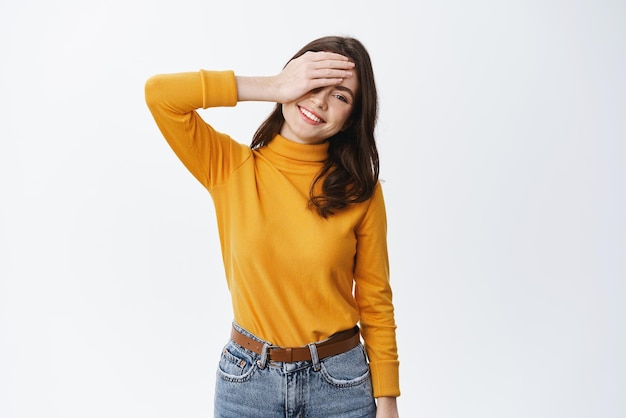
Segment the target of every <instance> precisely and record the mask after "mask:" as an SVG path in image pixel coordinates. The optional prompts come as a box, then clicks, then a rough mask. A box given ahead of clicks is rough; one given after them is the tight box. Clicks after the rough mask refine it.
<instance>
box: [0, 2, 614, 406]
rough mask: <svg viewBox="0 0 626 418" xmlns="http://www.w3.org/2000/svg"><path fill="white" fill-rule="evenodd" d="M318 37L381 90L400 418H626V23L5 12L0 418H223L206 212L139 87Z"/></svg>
mask: <svg viewBox="0 0 626 418" xmlns="http://www.w3.org/2000/svg"><path fill="white" fill-rule="evenodd" d="M329 34H345V35H351V36H355V37H357V38H359V39H360V40H362V41H363V43H364V44H365V45H366V47H367V48H368V50H369V51H370V53H371V56H372V60H373V63H374V68H375V72H376V77H377V82H378V87H379V91H380V102H381V112H380V121H379V127H378V141H379V148H380V153H381V161H382V165H381V177H382V178H383V179H384V180H385V183H384V192H385V196H386V200H387V206H388V215H389V242H390V251H391V253H390V257H391V263H392V280H393V282H392V284H393V287H394V291H395V303H396V314H397V322H398V326H399V328H398V342H399V349H400V356H401V357H400V359H401V386H402V391H403V395H402V396H401V397H400V398H399V404H400V412H401V415H402V416H404V417H438V418H439V417H440V418H444V417H445V418H448V417H449V418H461V417H462V418H465V417H480V418H485V417H494V418H495V417H498V418H501V417H506V418H516V417H524V418H526V417H533V418H534V417H537V418H539V417H541V418H554V417H568V418H579V417H580V418H583V417H585V418H587V417H590V418H591V417H593V418H618V417H624V416H626V396H624V394H625V393H626V362H625V358H626V356H625V355H624V353H626V336H625V332H624V331H625V327H626V321H625V319H626V310H625V308H624V298H625V297H626V289H625V282H626V263H625V261H624V260H625V258H626V223H625V216H624V213H625V212H626V198H625V192H626V168H625V167H626V149H625V147H626V145H625V144H626V81H625V76H624V75H625V74H626V58H625V57H626V4H625V3H624V2H623V1H618V0H615V1H608V0H602V1H601V0H593V1H592V0H589V1H575V0H570V1H566V0H561V1H559V0H543V1H540V0H536V1H532V0H529V1H521V0H509V1H495V0H494V1H487V0H481V1H465V0H456V1H454V0H439V1H417V2H409V1H406V2H401V1H393V0H385V1H336V0H330V1H326V0H323V1H314V2H293V1H292V2H289V1H278V0H270V1H249V2H241V1H220V2H217V1H207V0H177V1H168V2H165V1H156V0H152V1H148V0H142V1H141V0H140V1H133V0H124V1H122V0H109V1H98V2H95V1H78V0H76V1H69V0H66V1H63V0H59V1H43V0H40V1H36V0H31V1H28V0H26V1H19V2H17V1H8V0H2V3H1V6H0V59H1V63H2V64H1V66H0V106H1V107H0V135H1V137H0V417H2V418H22V417H46V418H48V417H50V418H56V417H63V418H68V417H80V418H83V417H90V418H92V417H93V418H95V417H133V418H136V417H151V418H157V417H168V418H169V417H210V416H211V414H212V412H211V411H212V397H213V384H214V383H213V380H214V373H215V367H216V365H217V359H218V357H219V353H220V349H221V347H222V345H223V344H224V343H225V342H226V339H227V335H228V330H229V325H230V321H231V318H232V315H231V310H230V304H229V295H228V292H227V289H226V287H225V282H224V278H223V268H222V265H221V258H220V254H219V248H218V237H217V234H216V228H215V219H214V212H213V208H212V203H211V199H210V196H209V195H208V193H207V192H206V191H205V190H204V189H203V188H202V187H201V186H200V185H199V183H197V182H196V181H195V180H194V179H193V177H192V176H191V175H190V174H189V173H188V172H186V171H185V169H184V167H183V166H182V165H181V164H180V163H179V162H178V160H177V159H176V157H175V156H174V154H173V153H172V152H171V150H170V149H169V148H168V147H167V145H166V143H165V141H164V140H163V138H162V137H161V135H160V133H159V132H158V130H157V128H156V126H155V124H154V122H153V121H152V119H151V116H150V114H149V113H148V110H147V108H146V106H145V103H144V98H143V86H144V82H145V80H146V79H147V78H148V77H149V76H150V75H152V74H156V73H164V72H178V71H195V70H198V69H200V68H207V69H234V70H235V71H236V72H237V73H239V74H241V75H269V74H274V73H275V72H278V71H279V70H280V68H281V67H282V66H283V64H284V63H285V62H286V60H287V59H288V58H289V57H291V55H293V53H295V52H296V51H297V50H298V49H299V48H300V47H301V46H302V45H304V44H305V43H307V42H308V41H310V40H312V39H314V38H317V37H319V36H323V35H329ZM270 108H271V105H268V104H254V103H244V104H241V105H240V106H239V107H237V108H235V109H216V110H211V111H207V112H206V113H203V116H205V117H206V118H207V119H209V120H211V121H212V123H213V124H214V126H216V128H218V129H220V130H222V131H225V132H228V133H230V134H231V135H232V136H233V137H235V138H237V139H239V140H240V141H241V142H245V143H248V142H249V140H250V137H251V135H252V133H253V131H254V130H255V129H256V127H257V126H258V124H259V123H260V122H261V121H262V120H263V119H264V118H265V116H266V114H267V113H268V112H269V110H270Z"/></svg>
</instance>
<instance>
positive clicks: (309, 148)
mask: <svg viewBox="0 0 626 418" xmlns="http://www.w3.org/2000/svg"><path fill="white" fill-rule="evenodd" d="M328 145H329V144H328V142H322V143H321V144H300V143H299V142H293V141H290V140H288V139H286V138H285V137H283V136H281V135H276V136H275V137H274V139H272V140H271V141H270V143H269V144H268V145H267V148H268V149H269V150H270V151H272V152H274V153H276V154H278V155H280V156H282V157H285V158H288V159H291V160H297V161H307V162H323V161H326V159H327V158H328Z"/></svg>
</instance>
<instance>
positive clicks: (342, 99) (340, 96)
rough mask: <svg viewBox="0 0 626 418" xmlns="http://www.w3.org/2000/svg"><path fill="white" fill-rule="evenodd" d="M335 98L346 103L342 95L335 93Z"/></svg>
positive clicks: (346, 100)
mask: <svg viewBox="0 0 626 418" xmlns="http://www.w3.org/2000/svg"><path fill="white" fill-rule="evenodd" d="M335 98H337V99H339V100H341V101H342V102H344V103H348V99H347V98H346V96H344V95H343V94H339V93H337V94H335Z"/></svg>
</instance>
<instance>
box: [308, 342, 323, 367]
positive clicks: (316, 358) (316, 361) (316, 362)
mask: <svg viewBox="0 0 626 418" xmlns="http://www.w3.org/2000/svg"><path fill="white" fill-rule="evenodd" d="M309 351H311V361H312V362H313V370H315V371H316V372H319V371H320V369H321V366H320V358H319V356H318V355H317V346H316V345H315V344H314V343H311V344H309Z"/></svg>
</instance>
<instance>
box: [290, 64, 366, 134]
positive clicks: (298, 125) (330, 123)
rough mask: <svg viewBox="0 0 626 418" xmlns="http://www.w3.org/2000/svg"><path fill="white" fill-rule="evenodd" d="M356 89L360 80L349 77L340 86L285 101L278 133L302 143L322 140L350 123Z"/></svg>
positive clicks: (314, 91) (316, 90) (317, 90)
mask: <svg viewBox="0 0 626 418" xmlns="http://www.w3.org/2000/svg"><path fill="white" fill-rule="evenodd" d="M358 88H359V80H358V78H357V77H356V76H352V77H350V78H346V79H344V80H343V82H342V83H341V84H339V85H336V86H328V87H322V88H320V89H315V90H312V91H310V92H308V93H307V94H305V95H304V96H302V97H301V98H299V99H297V100H295V101H293V102H290V103H284V104H283V117H284V118H285V122H284V123H283V126H282V128H281V130H280V134H281V135H282V136H283V137H285V138H287V139H289V140H291V141H294V142H299V143H302V144H318V143H321V142H324V141H325V140H326V139H328V138H330V137H331V136H333V135H335V134H336V133H337V132H339V131H341V130H342V129H345V128H347V127H348V126H349V125H350V115H351V113H352V109H353V107H354V102H355V100H356V95H357V94H358Z"/></svg>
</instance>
